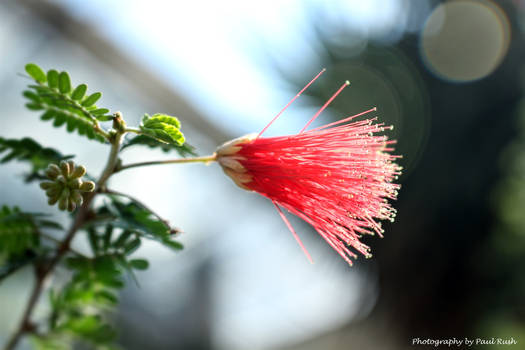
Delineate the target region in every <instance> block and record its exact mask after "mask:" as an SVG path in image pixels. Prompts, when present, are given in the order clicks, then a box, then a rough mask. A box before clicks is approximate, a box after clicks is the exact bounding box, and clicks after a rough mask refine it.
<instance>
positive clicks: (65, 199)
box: [58, 195, 69, 210]
mask: <svg viewBox="0 0 525 350" xmlns="http://www.w3.org/2000/svg"><path fill="white" fill-rule="evenodd" d="M68 198H69V197H66V196H63V195H62V196H60V199H59V200H58V209H60V210H66V209H67V202H68Z"/></svg>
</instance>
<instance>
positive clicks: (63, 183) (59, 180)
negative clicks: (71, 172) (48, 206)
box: [56, 175, 67, 186]
mask: <svg viewBox="0 0 525 350" xmlns="http://www.w3.org/2000/svg"><path fill="white" fill-rule="evenodd" d="M56 182H57V183H58V184H60V185H61V186H66V185H67V181H66V178H65V177H64V176H63V175H58V177H57V179H56Z"/></svg>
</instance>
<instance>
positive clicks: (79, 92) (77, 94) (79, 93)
mask: <svg viewBox="0 0 525 350" xmlns="http://www.w3.org/2000/svg"><path fill="white" fill-rule="evenodd" d="M86 91H87V85H86V84H80V85H79V86H77V87H76V88H75V90H73V92H72V93H71V98H72V99H73V100H76V101H80V100H82V98H83V97H84V95H85V94H86Z"/></svg>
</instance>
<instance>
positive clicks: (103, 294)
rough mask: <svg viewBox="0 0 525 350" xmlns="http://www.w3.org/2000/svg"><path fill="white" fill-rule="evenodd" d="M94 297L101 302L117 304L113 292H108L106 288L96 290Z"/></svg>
mask: <svg viewBox="0 0 525 350" xmlns="http://www.w3.org/2000/svg"><path fill="white" fill-rule="evenodd" d="M95 299H96V300H97V301H98V302H100V303H103V304H109V305H117V304H118V298H117V296H116V295H115V294H113V293H111V292H108V291H107V290H101V291H99V292H96V294H95Z"/></svg>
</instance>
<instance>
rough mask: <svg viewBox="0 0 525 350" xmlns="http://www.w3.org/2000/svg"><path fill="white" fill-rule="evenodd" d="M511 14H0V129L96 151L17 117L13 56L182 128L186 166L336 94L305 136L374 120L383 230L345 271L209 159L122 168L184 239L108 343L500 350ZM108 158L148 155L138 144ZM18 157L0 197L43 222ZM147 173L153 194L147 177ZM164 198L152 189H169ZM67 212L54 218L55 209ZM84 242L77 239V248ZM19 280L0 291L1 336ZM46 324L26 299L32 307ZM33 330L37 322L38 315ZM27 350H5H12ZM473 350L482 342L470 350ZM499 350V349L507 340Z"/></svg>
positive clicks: (370, 4)
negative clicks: (393, 185) (380, 126)
mask: <svg viewBox="0 0 525 350" xmlns="http://www.w3.org/2000/svg"><path fill="white" fill-rule="evenodd" d="M524 30H525V1H523V0H514V1H510V0H509V1H489V0H486V1H485V0H479V1H478V0H456V1H430V0H420V1H409V0H383V1H378V0H369V1H359V0H333V1H322V0H311V1H279V2H278V1H273V2H272V1H269V2H248V1H241V0H232V1H220V2H214V1H192V2H190V1H160V0H158V1H157V0H150V1H134V0H126V1H125V0H115V1H103V0H91V1H81V0H52V1H51V0H39V1H37V0H34V1H30V0H18V1H15V0H5V1H2V2H0V50H1V55H0V57H1V58H0V61H1V63H2V64H1V65H0V86H1V88H0V91H1V93H0V104H1V105H2V107H3V109H4V111H8V113H4V114H3V115H2V116H1V121H2V128H1V130H0V136H2V137H6V138H20V137H23V136H27V135H29V136H31V137H33V138H35V139H36V140H37V141H39V142H40V143H42V144H43V145H45V146H48V147H54V148H57V149H60V150H61V151H63V152H64V153H76V154H77V157H76V160H77V161H78V162H81V163H82V164H85V165H86V166H87V168H88V169H89V171H90V172H91V173H95V174H96V173H98V172H100V170H101V169H102V166H103V163H104V161H105V159H106V152H107V149H106V147H104V146H103V145H100V144H97V143H94V142H90V141H86V140H85V139H83V138H79V137H76V136H75V135H72V134H68V133H65V132H64V130H63V128H60V129H56V128H53V127H52V126H51V125H50V124H45V123H41V122H40V121H39V119H38V116H37V114H35V113H31V112H29V111H27V110H26V109H25V108H24V106H23V105H24V101H23V98H22V95H21V91H22V90H23V88H24V86H25V85H26V84H27V80H25V79H24V78H22V77H20V76H18V75H17V73H21V72H23V69H24V68H23V67H24V65H25V63H27V62H34V63H37V64H38V65H40V66H42V67H43V68H44V69H50V68H57V69H60V70H67V71H69V72H70V74H71V76H72V78H73V83H74V84H75V83H80V82H87V83H88V84H89V86H90V90H91V91H102V92H103V93H104V95H103V98H102V100H101V101H100V105H103V106H107V107H108V108H111V109H112V111H116V110H120V111H121V112H122V113H123V115H124V117H125V118H126V120H127V121H128V124H130V125H133V124H135V125H136V124H138V122H139V120H140V117H141V116H142V114H143V113H145V112H147V113H150V114H151V113H156V112H164V113H168V114H171V115H176V116H178V117H179V119H180V120H181V121H182V126H183V132H184V133H185V135H186V138H187V140H188V141H189V142H190V143H191V144H192V145H194V146H196V148H197V150H198V153H199V154H201V155H206V154H210V153H212V152H213V150H214V149H215V147H216V146H217V145H219V144H220V143H222V142H224V141H226V140H228V139H231V138H234V137H237V136H240V135H243V134H246V133H249V132H257V131H259V130H261V129H262V128H263V127H264V126H265V125H266V124H267V123H268V122H269V120H271V118H272V117H273V116H274V115H275V114H276V113H277V112H278V111H279V110H280V109H281V108H282V107H283V106H284V105H285V104H286V103H287V102H288V101H289V99H290V98H291V97H293V96H294V95H295V94H296V92H297V91H299V89H300V88H301V87H302V86H304V84H305V83H306V82H308V81H309V80H310V79H311V78H312V77H313V76H315V75H316V74H317V73H318V72H319V71H320V70H321V68H323V67H326V68H327V72H326V73H325V74H324V75H323V76H322V77H321V78H320V79H319V80H318V81H316V83H315V84H314V85H313V86H312V88H311V89H309V90H308V91H307V93H306V94H305V95H304V96H302V97H301V98H299V99H298V100H297V102H295V103H294V104H293V105H292V107H290V108H289V109H288V110H287V111H286V112H285V114H284V115H283V116H282V117H281V118H280V119H279V120H278V121H277V122H276V123H274V124H273V125H272V127H271V128H270V129H269V130H268V132H267V135H283V134H291V133H295V132H297V131H298V130H300V129H301V127H302V126H303V125H304V124H305V122H306V121H307V120H308V119H309V118H310V117H311V116H312V114H313V113H315V111H316V109H317V108H318V107H319V106H320V105H322V103H324V101H326V99H327V98H328V97H329V96H330V95H331V94H332V93H333V92H334V91H335V90H336V89H337V88H338V87H339V86H340V85H341V83H342V82H344V81H345V80H347V79H348V80H350V81H351V83H352V85H351V86H350V87H349V88H347V89H346V90H345V91H344V92H343V93H342V94H341V95H340V96H339V97H338V98H337V99H336V100H335V102H334V103H333V104H332V107H331V108H330V109H329V110H327V111H326V112H325V113H323V115H322V116H321V117H320V118H319V119H318V120H317V121H316V123H317V125H320V124H324V123H327V122H330V121H333V120H336V119H340V118H343V117H346V116H349V115H352V114H355V113H359V112H361V111H364V110H366V109H369V108H371V107H374V106H376V107H377V108H378V113H377V114H378V116H379V119H380V120H381V121H384V122H385V123H387V124H394V125H395V129H394V130H393V131H392V132H389V136H390V137H392V138H394V139H397V140H398V145H397V146H396V153H397V154H402V155H403V156H404V158H403V159H402V160H401V161H400V162H401V164H402V165H403V167H404V168H405V170H404V174H403V176H402V177H401V179H400V182H401V183H402V190H401V192H400V195H399V200H398V201H397V202H396V203H395V204H394V206H395V207H396V208H397V209H398V215H397V219H396V222H395V223H393V224H391V223H388V224H386V225H385V231H386V234H385V238H384V239H379V238H377V237H370V238H368V239H366V243H367V244H369V245H370V246H371V247H372V253H373V254H374V257H373V259H368V260H365V259H363V258H359V259H358V260H357V261H356V263H355V266H354V267H353V268H350V267H348V265H347V264H346V263H345V262H344V261H343V260H342V259H341V258H340V257H339V256H338V255H337V254H336V253H335V252H334V251H333V250H332V249H331V248H330V247H329V246H328V245H327V244H326V243H325V242H324V241H323V240H322V238H320V237H319V236H318V235H317V234H316V233H315V232H314V231H313V230H312V229H311V228H310V227H308V226H307V225H305V224H303V223H302V222H301V221H300V220H298V219H296V218H290V220H291V221H292V224H293V225H294V226H295V228H296V230H297V231H298V233H299V235H300V236H301V238H302V240H303V242H304V243H305V245H306V247H307V249H308V250H309V251H310V253H311V255H312V257H313V259H314V261H315V264H313V265H311V264H309V263H308V261H307V259H306V258H305V257H304V255H303V253H302V252H301V249H300V248H299V246H298V245H297V244H296V242H295V240H294V239H293V237H292V236H291V235H290V233H289V232H288V230H287V228H286V226H285V225H284V224H283V222H282V221H281V219H280V218H279V216H278V215H277V213H276V212H275V210H274V209H273V205H272V204H271V203H270V202H269V201H267V200H265V199H263V198H262V197H259V196H257V195H255V194H251V193H248V192H245V191H241V190H240V189H239V188H237V187H236V186H234V185H233V183H232V182H231V181H230V180H229V179H228V178H227V177H225V176H224V175H223V174H222V171H221V170H220V169H219V167H218V166H217V165H216V164H213V165H210V166H208V167H206V166H203V165H202V164H189V165H174V166H160V167H147V168H139V169H136V170H134V171H129V172H125V173H122V174H118V175H116V176H115V177H114V178H113V180H112V183H111V187H112V188H113V189H115V190H125V191H127V192H129V193H131V194H132V195H134V196H136V197H138V198H141V199H142V200H143V201H144V202H145V203H147V204H148V205H149V206H150V207H152V208H154V209H155V210H156V211H157V212H158V213H160V214H161V215H162V216H164V217H165V218H167V219H168V220H169V221H170V222H171V223H172V224H174V225H175V226H177V227H179V228H181V229H182V230H183V231H184V233H183V234H182V235H181V238H180V240H181V242H182V243H183V244H184V245H185V250H184V251H182V252H181V253H179V254H174V253H173V252H171V251H168V250H166V249H164V248H162V247H161V246H159V245H157V244H154V243H151V244H150V245H146V246H144V247H143V248H141V250H139V251H138V252H137V253H136V254H137V256H145V257H148V258H150V259H151V260H150V262H151V266H150V269H149V270H147V271H144V272H141V273H139V276H138V279H139V281H140V285H139V286H136V285H134V284H133V283H129V285H128V287H127V288H126V289H125V290H124V292H123V299H122V303H121V304H120V306H119V310H118V313H117V314H115V315H114V320H115V323H116V325H117V327H118V328H119V329H120V336H119V343H120V344H121V345H122V347H123V348H125V349H283V350H284V349H288V350H292V349H294V350H295V349H297V350H299V349H312V350H313V349H328V350H332V349H333V350H339V349H407V348H414V347H413V346H411V344H412V338H416V337H420V338H427V337H429V338H434V339H436V338H448V337H454V336H455V337H458V338H464V337H474V338H476V337H480V338H490V337H510V336H512V337H514V339H516V340H517V341H518V342H519V343H518V345H516V346H515V348H523V347H524V346H525V345H524V344H525V298H524V296H525V274H524V273H523V271H524V270H525V99H524V87H525V74H524V73H525V70H524V68H525V67H524V60H523V57H525V41H524V34H525V33H524ZM123 157H124V160H128V161H129V160H135V161H138V160H152V159H162V157H166V156H165V155H163V154H161V153H160V152H159V153H156V152H154V151H148V150H133V151H129V152H127V153H125V154H124V155H123ZM25 170H26V168H25V165H23V164H16V163H13V164H9V165H2V167H1V171H0V199H1V200H0V203H1V204H6V203H9V204H14V205H18V206H20V207H21V208H23V209H25V210H28V211H41V212H42V211H43V212H49V213H53V214H56V212H55V211H54V210H53V208H51V207H48V206H47V204H46V198H45V196H44V195H43V193H42V192H41V190H40V189H39V188H38V186H37V185H36V184H35V185H32V186H30V187H28V186H25V185H24V184H23V181H22V180H21V179H20V177H19V175H20V174H21V173H23V172H24V171H25ZM146 178H154V179H155V180H154V181H146V180H145V179H146ZM166 189H169V190H166ZM62 218H63V219H64V220H65V219H66V217H65V216H63V217H62ZM74 244H75V245H76V247H77V249H80V250H82V249H84V248H85V247H86V243H85V240H84V238H83V237H81V236H79V237H77V239H76V241H75V242H74ZM30 278H31V271H30V270H29V269H28V270H27V271H22V272H21V273H19V274H18V275H16V276H13V277H10V279H9V280H6V281H3V282H2V284H1V285H0V343H3V342H4V341H5V339H6V337H7V335H8V334H10V332H12V330H13V329H14V328H15V326H16V325H17V324H18V319H19V318H20V316H21V311H22V306H23V305H25V303H26V301H27V295H28V292H29V287H28V286H29V283H30ZM39 311H40V312H41V313H44V312H45V311H46V306H45V305H42V307H41V308H40V310H39ZM37 318H38V313H37ZM28 345H29V344H28V343H24V344H23V345H22V346H21V348H28ZM484 348H487V349H488V348H490V347H488V346H487V347H484ZM510 348H514V347H510Z"/></svg>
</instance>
